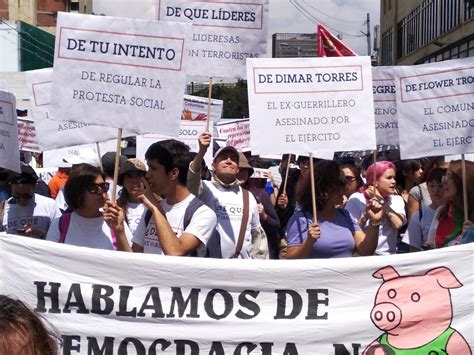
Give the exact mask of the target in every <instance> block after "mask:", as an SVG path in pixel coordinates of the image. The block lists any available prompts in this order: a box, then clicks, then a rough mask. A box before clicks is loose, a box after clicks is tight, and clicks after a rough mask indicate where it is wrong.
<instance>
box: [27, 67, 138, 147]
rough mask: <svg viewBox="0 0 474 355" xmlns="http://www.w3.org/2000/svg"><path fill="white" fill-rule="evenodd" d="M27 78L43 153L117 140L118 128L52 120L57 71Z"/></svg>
mask: <svg viewBox="0 0 474 355" xmlns="http://www.w3.org/2000/svg"><path fill="white" fill-rule="evenodd" d="M25 76H26V81H27V85H28V90H29V93H30V103H31V107H32V111H33V120H34V122H35V128H36V132H37V135H36V139H37V142H38V145H39V147H40V148H41V150H52V149H58V148H64V147H71V146H76V145H81V144H87V143H97V142H102V141H107V140H110V139H114V138H116V137H117V129H116V128H111V127H104V126H97V125H92V124H89V123H78V122H70V121H59V120H52V119H51V117H52V116H51V114H50V112H49V110H50V108H51V88H52V80H53V69H52V68H48V69H39V70H32V71H27V72H25ZM129 135H130V133H129V132H124V133H123V136H129ZM114 150H115V149H114Z"/></svg>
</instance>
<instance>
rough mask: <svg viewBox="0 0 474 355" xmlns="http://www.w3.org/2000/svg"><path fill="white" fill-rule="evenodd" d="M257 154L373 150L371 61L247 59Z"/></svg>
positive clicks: (252, 138) (252, 137) (318, 154)
mask: <svg viewBox="0 0 474 355" xmlns="http://www.w3.org/2000/svg"><path fill="white" fill-rule="evenodd" d="M247 83H248V94H249V111H250V131H251V135H250V146H251V148H252V152H254V153H255V154H284V153H288V152H292V153H300V154H305V153H306V154H307V153H309V152H313V155H314V156H315V157H322V158H324V157H325V156H328V155H332V153H333V152H335V151H346V150H366V149H375V123H374V106H373V95H372V71H371V67H370V58H369V57H341V58H335V57H332V58H308V59H306V58H304V59H303V58H296V59H274V58H273V59H270V58H268V59H266V58H265V59H247Z"/></svg>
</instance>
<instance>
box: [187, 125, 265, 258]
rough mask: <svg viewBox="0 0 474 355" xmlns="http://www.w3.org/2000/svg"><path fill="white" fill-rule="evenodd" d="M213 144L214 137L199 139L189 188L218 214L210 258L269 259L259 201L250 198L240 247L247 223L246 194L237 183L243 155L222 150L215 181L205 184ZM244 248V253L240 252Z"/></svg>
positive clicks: (216, 159) (215, 163) (215, 167)
mask: <svg viewBox="0 0 474 355" xmlns="http://www.w3.org/2000/svg"><path fill="white" fill-rule="evenodd" d="M210 143H211V134H210V133H209V132H204V133H203V134H201V136H200V137H199V152H198V153H197V155H196V157H195V158H194V160H193V161H192V162H191V164H190V166H189V171H188V188H189V190H190V191H191V192H193V193H195V194H196V195H197V196H199V198H200V199H201V200H203V202H204V203H205V204H206V205H207V206H209V207H210V208H211V209H212V210H214V211H216V214H217V227H216V230H215V231H214V235H213V238H212V240H211V241H210V243H209V247H208V249H209V255H210V256H211V257H215V258H224V259H227V258H241V259H251V258H254V259H268V257H269V254H268V243H267V239H266V235H265V232H264V231H263V228H262V227H261V225H260V217H259V213H258V208H257V201H256V200H255V198H254V197H253V195H252V194H249V204H248V216H249V218H248V220H247V222H246V225H245V226H242V228H245V229H244V235H243V242H241V243H239V236H240V229H241V225H242V221H243V220H244V197H243V196H244V193H243V189H242V188H241V187H240V183H239V181H238V180H237V173H238V172H239V166H238V164H239V153H238V152H237V150H236V149H235V148H234V147H231V146H227V147H223V148H221V149H219V150H218V151H217V153H216V155H215V156H214V161H213V163H212V169H213V177H212V180H211V181H201V176H200V171H201V163H202V160H203V158H204V155H205V154H206V151H207V149H208V148H209V145H210ZM239 248H240V250H239Z"/></svg>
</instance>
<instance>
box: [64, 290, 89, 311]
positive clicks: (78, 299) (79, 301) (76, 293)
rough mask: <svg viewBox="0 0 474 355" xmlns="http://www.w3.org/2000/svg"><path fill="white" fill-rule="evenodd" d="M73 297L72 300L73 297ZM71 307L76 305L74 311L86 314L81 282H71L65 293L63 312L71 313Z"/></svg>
mask: <svg viewBox="0 0 474 355" xmlns="http://www.w3.org/2000/svg"><path fill="white" fill-rule="evenodd" d="M73 297H74V300H75V301H73V300H72V299H73ZM71 307H77V311H76V313H80V314H88V313H89V310H88V309H87V308H86V305H85V303H84V299H83V298H82V290H81V284H76V283H74V284H72V285H71V287H70V288H69V292H68V294H67V299H66V303H65V304H64V309H63V313H71V309H70V308H71Z"/></svg>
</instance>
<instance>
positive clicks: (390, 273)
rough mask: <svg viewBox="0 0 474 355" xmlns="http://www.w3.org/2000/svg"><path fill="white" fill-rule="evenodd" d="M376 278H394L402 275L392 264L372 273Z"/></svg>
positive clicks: (386, 279) (385, 279)
mask: <svg viewBox="0 0 474 355" xmlns="http://www.w3.org/2000/svg"><path fill="white" fill-rule="evenodd" d="M372 276H373V277H375V278H376V279H383V280H384V281H388V280H392V279H395V278H397V277H400V275H399V274H398V272H397V271H396V270H395V269H394V268H393V267H392V266H390V265H389V266H385V267H383V268H381V269H378V270H377V271H376V272H374V273H373V274H372Z"/></svg>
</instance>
